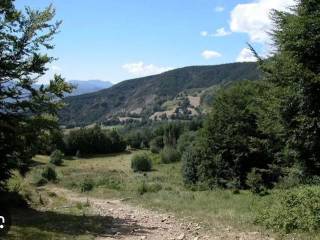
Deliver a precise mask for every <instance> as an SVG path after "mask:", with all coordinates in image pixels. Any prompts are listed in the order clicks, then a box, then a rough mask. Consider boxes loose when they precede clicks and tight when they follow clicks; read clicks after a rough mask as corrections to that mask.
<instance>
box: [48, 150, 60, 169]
mask: <svg viewBox="0 0 320 240" xmlns="http://www.w3.org/2000/svg"><path fill="white" fill-rule="evenodd" d="M50 163H52V164H54V165H56V166H61V165H62V163H63V153H62V152H61V151H60V150H54V151H53V152H52V153H51V155H50Z"/></svg>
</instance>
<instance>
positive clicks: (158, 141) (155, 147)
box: [149, 136, 164, 153]
mask: <svg viewBox="0 0 320 240" xmlns="http://www.w3.org/2000/svg"><path fill="white" fill-rule="evenodd" d="M149 145H150V150H151V152H153V153H159V152H160V151H161V149H162V148H163V147H164V143H163V137H162V136H157V137H155V138H154V139H152V140H151V141H150V144H149Z"/></svg>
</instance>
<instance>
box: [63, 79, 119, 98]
mask: <svg viewBox="0 0 320 240" xmlns="http://www.w3.org/2000/svg"><path fill="white" fill-rule="evenodd" d="M68 82H69V83H71V84H72V85H74V86H75V87H76V88H75V89H74V90H73V92H72V93H71V94H70V96H76V95H81V94H85V93H91V92H96V91H99V90H102V89H106V88H109V87H111V86H112V85H113V84H112V83H111V82H108V81H101V80H86V81H81V80H70V81H68Z"/></svg>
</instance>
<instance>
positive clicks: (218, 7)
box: [214, 6, 224, 12]
mask: <svg viewBox="0 0 320 240" xmlns="http://www.w3.org/2000/svg"><path fill="white" fill-rule="evenodd" d="M214 11H216V12H223V11H224V7H222V6H217V7H216V8H215V9H214Z"/></svg>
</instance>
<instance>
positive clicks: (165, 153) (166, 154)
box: [160, 146, 180, 163]
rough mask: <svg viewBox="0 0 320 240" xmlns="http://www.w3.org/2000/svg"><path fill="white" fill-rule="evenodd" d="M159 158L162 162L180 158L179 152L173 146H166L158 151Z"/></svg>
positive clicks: (175, 160) (171, 161) (170, 161)
mask: <svg viewBox="0 0 320 240" xmlns="http://www.w3.org/2000/svg"><path fill="white" fill-rule="evenodd" d="M160 158H161V162H162V163H173V162H178V161H179V160H180V154H179V152H178V151H177V150H175V149H174V148H173V147H169V146H166V147H164V149H163V150H162V151H161V152H160Z"/></svg>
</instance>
